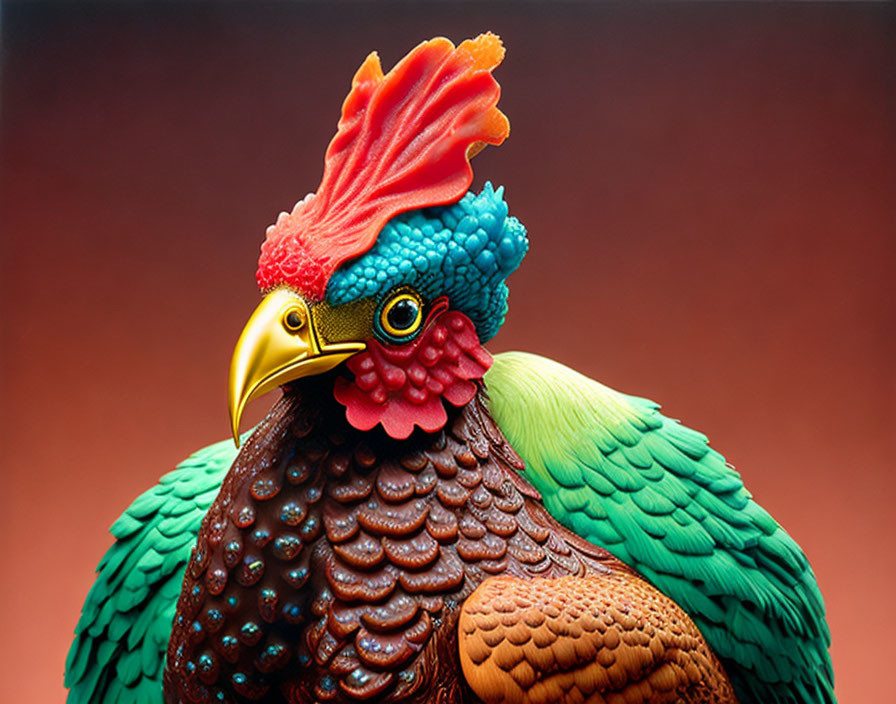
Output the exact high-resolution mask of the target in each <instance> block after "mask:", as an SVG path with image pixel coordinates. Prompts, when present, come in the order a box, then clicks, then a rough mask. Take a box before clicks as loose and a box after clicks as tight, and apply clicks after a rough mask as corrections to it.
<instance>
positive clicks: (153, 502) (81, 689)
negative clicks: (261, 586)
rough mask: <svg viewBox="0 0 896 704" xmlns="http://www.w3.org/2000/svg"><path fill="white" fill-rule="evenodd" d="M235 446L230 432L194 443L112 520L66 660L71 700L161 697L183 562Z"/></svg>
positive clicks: (151, 702)
mask: <svg viewBox="0 0 896 704" xmlns="http://www.w3.org/2000/svg"><path fill="white" fill-rule="evenodd" d="M236 453H237V451H236V448H234V445H233V441H230V440H228V441H225V442H219V443H217V444H215V445H211V446H209V447H206V448H205V449H203V450H200V451H199V452H197V453H196V454H194V455H193V456H191V457H190V458H189V459H187V460H185V461H184V462H182V463H181V464H179V465H178V466H177V468H176V469H174V471H172V472H169V473H168V474H166V475H165V476H163V477H162V478H161V479H160V480H159V483H158V484H157V485H156V486H154V487H153V488H152V489H150V490H149V491H147V492H146V493H145V494H143V495H141V496H140V497H139V498H137V500H136V501H134V503H132V504H131V506H130V507H129V508H128V509H127V511H125V512H124V513H123V514H122V515H121V517H120V518H119V519H118V520H117V521H115V523H114V524H113V525H112V528H111V532H112V535H113V536H114V537H115V543H114V544H113V545H112V547H110V548H109V550H108V552H106V554H105V555H104V556H103V559H102V560H101V561H100V564H99V566H98V567H97V573H98V574H97V579H96V582H94V585H93V587H92V588H91V589H90V592H89V593H88V595H87V600H86V601H85V603H84V607H83V609H82V613H81V619H80V620H79V621H78V625H77V626H76V627H75V640H74V642H73V643H72V647H71V649H70V650H69V653H68V659H67V660H66V664H65V686H66V687H69V688H70V691H69V695H68V703H69V704H161V702H162V671H163V669H164V666H165V650H166V649H167V647H168V638H169V636H170V635H171V624H172V622H173V620H174V612H175V607H176V605H177V598H178V596H179V594H180V589H181V582H182V581H183V575H184V570H185V569H186V566H187V561H188V560H189V559H190V551H191V550H192V549H193V544H194V542H195V541H196V536H197V535H198V534H199V526H200V524H201V523H202V518H203V516H205V513H206V511H208V508H209V506H211V504H212V501H214V499H215V496H216V495H217V494H218V489H220V487H221V482H222V481H223V479H224V475H225V474H227V470H228V469H230V465H231V464H232V463H233V460H234V458H235V457H236Z"/></svg>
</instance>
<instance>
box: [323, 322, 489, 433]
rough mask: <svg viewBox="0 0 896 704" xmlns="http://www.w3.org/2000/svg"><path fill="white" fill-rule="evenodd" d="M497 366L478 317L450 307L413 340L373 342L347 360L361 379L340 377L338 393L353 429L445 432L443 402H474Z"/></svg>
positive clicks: (459, 403) (391, 431)
mask: <svg viewBox="0 0 896 704" xmlns="http://www.w3.org/2000/svg"><path fill="white" fill-rule="evenodd" d="M491 365H492V357H491V355H490V354H489V353H488V352H487V351H486V350H485V348H484V347H482V345H481V344H480V343H479V337H478V336H477V335H476V329H475V327H474V326H473V323H472V321H471V320H470V319H469V318H468V317H467V316H466V315H464V314H463V313H460V312H458V311H448V312H446V313H442V314H440V315H436V316H434V317H432V318H431V319H430V320H429V321H427V325H426V327H425V328H424V330H423V334H421V335H420V336H419V337H418V338H417V339H416V340H414V341H412V342H409V343H406V344H403V345H384V344H381V343H380V342H378V341H377V340H369V341H368V343H367V349H366V350H364V351H363V352H360V353H358V354H356V355H355V356H354V357H352V358H350V359H349V360H348V362H346V366H347V367H348V368H349V370H350V371H351V372H352V373H354V375H355V378H354V379H345V378H343V377H337V379H336V382H335V386H334V389H333V393H334V395H335V397H336V400H337V401H339V403H341V404H343V405H344V406H345V416H346V419H347V420H348V422H349V423H350V424H351V425H352V426H353V427H355V428H357V429H358V430H371V429H372V428H375V427H376V426H377V424H382V426H383V428H384V429H385V431H386V432H387V433H388V434H389V435H390V436H391V437H393V438H395V439H399V440H400V439H404V438H406V437H408V436H409V435H410V434H411V433H412V432H413V431H414V427H415V426H416V427H419V428H421V429H423V430H424V431H426V432H428V433H434V432H436V431H438V430H441V429H442V427H443V426H444V425H445V423H446V422H447V420H448V414H447V412H446V411H445V405H444V403H443V400H444V401H448V402H449V403H450V404H452V405H453V406H457V407H460V406H463V405H466V404H467V403H469V402H470V401H471V400H472V398H473V396H474V395H475V394H476V384H475V381H476V380H477V379H481V378H482V377H483V376H484V375H485V372H486V371H488V368H489V367H490V366H491Z"/></svg>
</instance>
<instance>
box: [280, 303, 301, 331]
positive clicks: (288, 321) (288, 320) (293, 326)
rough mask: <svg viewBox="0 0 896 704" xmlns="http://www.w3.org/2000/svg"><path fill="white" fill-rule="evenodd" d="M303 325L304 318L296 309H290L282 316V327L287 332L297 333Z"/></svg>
mask: <svg viewBox="0 0 896 704" xmlns="http://www.w3.org/2000/svg"><path fill="white" fill-rule="evenodd" d="M303 325H305V318H304V316H303V315H302V314H301V313H300V312H299V311H298V309H297V308H291V309H290V310H288V311H287V312H286V314H285V315H284V316H283V327H285V328H286V329H287V330H288V331H289V332H298V331H299V330H301V329H302V326H303Z"/></svg>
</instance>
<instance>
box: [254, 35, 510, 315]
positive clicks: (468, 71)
mask: <svg viewBox="0 0 896 704" xmlns="http://www.w3.org/2000/svg"><path fill="white" fill-rule="evenodd" d="M503 58H504V48H503V46H502V45H501V40H500V39H499V38H498V37H497V36H495V35H494V34H491V33H487V34H481V35H480V36H478V37H476V38H475V39H469V40H467V41H465V42H463V43H462V44H461V45H460V46H458V47H457V48H455V47H454V44H452V43H451V42H450V41H449V40H447V39H444V38H437V39H432V40H430V41H428V42H423V43H422V44H420V45H419V46H418V47H417V48H415V49H414V50H413V51H411V53H409V54H408V55H407V56H405V57H404V58H403V59H402V60H401V61H399V62H398V64H396V65H395V67H394V68H393V69H392V70H391V71H389V73H387V74H386V75H385V76H384V75H383V71H382V68H381V67H380V61H379V57H378V56H377V55H376V53H372V54H370V56H368V57H367V59H366V60H365V61H364V63H363V64H361V68H359V69H358V72H357V73H356V74H355V77H354V79H353V80H352V89H351V91H350V92H349V94H348V97H347V98H346V99H345V102H344V103H343V104H342V118H341V119H340V120H339V128H338V129H337V131H336V136H335V137H333V140H332V141H331V142H330V146H329V147H328V148H327V154H326V157H325V159H324V175H323V178H322V179H321V182H320V186H319V187H318V189H317V192H316V193H315V194H314V195H313V196H310V197H307V198H305V200H304V201H302V202H300V203H297V204H296V207H295V208H293V211H292V212H291V213H281V214H280V217H279V218H277V223H276V224H274V225H271V226H270V227H269V228H268V230H267V238H266V240H265V242H264V244H262V246H261V257H260V259H259V261H258V272H257V274H256V280H257V281H258V285H259V286H260V287H261V288H262V289H263V290H267V289H270V288H272V287H274V286H277V285H283V284H285V285H288V286H291V287H293V288H295V289H297V290H298V291H299V292H300V293H302V294H304V295H305V296H308V297H309V298H311V299H312V300H321V299H323V297H324V292H325V290H326V287H327V282H328V281H329V279H330V275H331V274H332V273H333V272H334V271H335V270H336V269H337V268H338V267H339V265H340V264H342V262H344V261H345V260H347V259H350V258H352V257H356V256H358V255H360V254H363V253H364V252H366V251H367V250H368V249H370V248H371V247H372V246H373V243H374V242H375V241H376V237H377V234H378V233H379V231H380V230H381V229H382V228H383V226H384V225H385V224H386V223H387V222H388V221H389V220H390V219H391V218H393V217H394V216H396V215H398V214H399V213H403V212H405V211H407V210H414V209H417V208H424V207H428V206H434V205H444V204H446V203H451V202H453V201H455V200H458V199H459V198H460V197H461V196H462V195H463V194H464V193H465V192H466V191H467V189H468V188H469V187H470V184H471V183H472V182H473V169H472V168H471V167H470V158H471V157H472V156H473V155H475V154H476V153H477V152H478V151H479V150H480V149H482V148H483V147H484V146H485V145H486V144H500V143H501V142H503V141H504V139H506V137H507V135H508V133H509V131H510V126H509V124H508V122H507V118H506V117H505V116H504V115H503V113H501V111H500V110H498V109H497V108H496V107H495V106H496V105H497V103H498V97H499V95H500V93H501V88H500V86H499V85H498V83H497V81H495V79H494V78H493V77H492V75H491V72H492V70H493V69H494V68H495V67H496V66H497V65H498V64H499V63H501V60H502V59H503Z"/></svg>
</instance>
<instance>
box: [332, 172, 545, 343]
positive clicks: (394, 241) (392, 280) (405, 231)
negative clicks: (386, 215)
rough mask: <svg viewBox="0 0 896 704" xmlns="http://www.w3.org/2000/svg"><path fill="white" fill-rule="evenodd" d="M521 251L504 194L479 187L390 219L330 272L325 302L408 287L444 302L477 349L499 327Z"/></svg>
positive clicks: (522, 242)
mask: <svg viewBox="0 0 896 704" xmlns="http://www.w3.org/2000/svg"><path fill="white" fill-rule="evenodd" d="M528 249H529V241H528V239H527V238H526V228H525V227H523V225H522V224H521V223H520V221H519V220H517V219H516V218H515V217H511V216H508V214H507V203H506V202H505V201H504V188H503V187H499V188H498V189H495V188H493V187H492V185H491V183H486V184H485V187H484V188H483V189H482V192H481V193H479V194H478V195H477V194H475V193H473V192H472V191H470V192H468V193H467V194H466V195H465V196H464V197H463V198H461V199H460V200H459V201H458V202H457V203H453V204H451V205H445V206H440V207H436V208H422V209H420V210H412V211H409V212H406V213H402V214H401V215H398V216H396V217H394V218H392V219H391V220H390V221H389V222H388V223H386V226H385V227H384V228H383V229H382V230H381V231H380V233H379V235H378V236H377V240H376V244H374V245H373V247H371V248H370V250H368V251H367V252H366V253H365V254H363V255H362V256H360V257H358V258H357V259H353V260H352V261H349V262H346V263H345V264H343V266H342V267H340V268H339V269H337V270H336V271H335V272H334V273H333V275H332V276H331V277H330V281H329V283H328V285H327V295H326V298H327V302H328V303H329V304H330V305H334V306H335V305H340V304H343V303H348V302H350V301H354V300H357V299H359V298H366V297H370V296H381V295H383V294H385V293H387V292H388V291H391V290H392V289H394V288H396V287H398V286H402V285H410V286H413V287H414V288H416V289H417V290H418V291H419V292H420V294H421V295H422V296H423V297H424V298H425V299H427V300H433V299H435V298H438V297H439V296H447V297H448V300H449V302H450V304H451V307H452V308H455V309H457V310H459V311H461V312H462V313H464V314H465V315H467V316H468V317H469V318H470V320H472V321H473V324H474V325H475V326H476V332H477V334H478V335H479V339H480V340H481V341H482V342H485V341H486V340H489V339H491V338H492V337H494V335H495V333H497V332H498V329H499V328H500V327H501V325H502V324H503V323H504V316H505V314H506V313H507V294H508V290H507V285H506V284H505V283H504V279H506V278H507V277H508V276H509V275H510V274H511V273H512V272H513V271H514V270H515V269H516V268H517V267H518V266H519V265H520V262H521V261H522V260H523V256H525V254H526V251H527V250H528Z"/></svg>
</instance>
